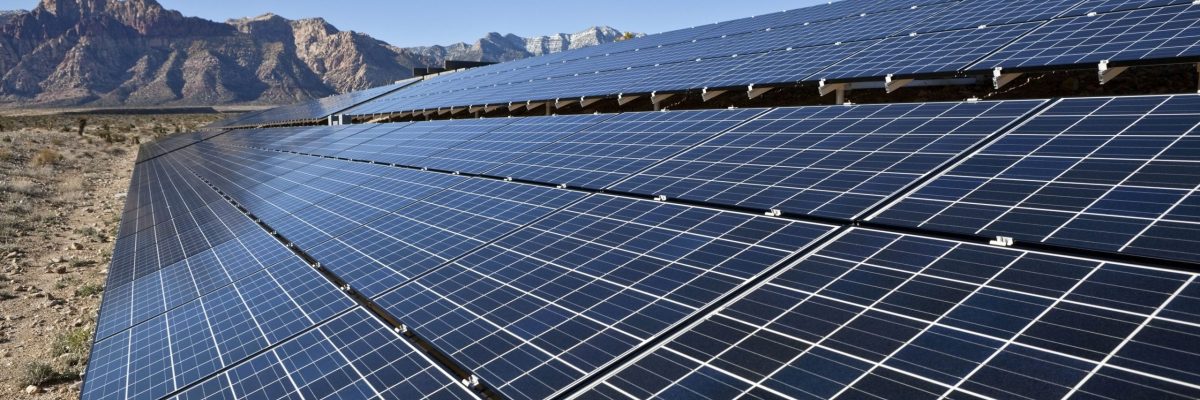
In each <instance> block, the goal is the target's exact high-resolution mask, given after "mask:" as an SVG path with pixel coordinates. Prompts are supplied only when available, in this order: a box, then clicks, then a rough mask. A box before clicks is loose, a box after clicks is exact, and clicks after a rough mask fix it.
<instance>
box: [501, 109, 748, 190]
mask: <svg viewBox="0 0 1200 400" xmlns="http://www.w3.org/2000/svg"><path fill="white" fill-rule="evenodd" d="M762 111H763V110H755V109H746V110H705V111H679V112H669V113H663V112H657V113H655V112H650V113H629V114H620V115H616V116H614V117H612V118H610V119H608V120H606V121H604V122H602V123H599V124H597V125H594V126H592V127H590V128H588V129H585V130H583V131H582V132H580V133H578V134H576V135H573V136H571V137H569V138H566V139H563V140H559V141H557V142H555V143H553V144H550V145H548V146H545V147H542V148H540V149H539V150H538V151H536V152H533V153H529V154H526V155H523V156H521V157H517V158H515V159H513V160H512V161H511V162H508V163H506V164H504V165H501V166H499V167H497V168H496V169H493V170H491V171H490V172H488V174H489V175H495V176H504V177H513V178H520V179H525V180H530V181H537V182H545V183H550V184H565V185H568V186H572V187H583V188H593V189H600V188H604V187H607V186H608V185H611V184H613V183H616V182H617V181H619V180H621V179H622V178H625V177H627V176H629V175H632V174H634V173H637V172H638V171H641V170H642V169H644V168H646V167H649V166H650V165H651V164H653V163H655V162H657V161H660V160H662V159H665V158H667V157H670V156H671V155H674V154H675V153H677V152H680V151H682V150H685V149H687V148H688V147H691V146H694V145H696V144H698V143H700V142H702V141H704V140H706V139H708V138H711V137H713V136H715V135H716V134H718V133H721V132H723V131H725V130H728V129H730V128H733V127H734V126H736V125H738V124H740V123H742V122H743V121H745V120H747V119H749V118H750V117H753V116H754V115H757V114H759V113H761V112H762Z"/></svg>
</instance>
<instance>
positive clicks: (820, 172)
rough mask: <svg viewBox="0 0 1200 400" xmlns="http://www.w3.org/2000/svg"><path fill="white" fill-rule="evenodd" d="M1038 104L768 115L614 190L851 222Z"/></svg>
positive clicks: (784, 110) (944, 105)
mask: <svg viewBox="0 0 1200 400" xmlns="http://www.w3.org/2000/svg"><path fill="white" fill-rule="evenodd" d="M1043 103H1044V102H1042V101H1014V102H976V103H922V104H911V105H905V104H892V105H863V106H832V107H800V108H780V109H775V110H772V111H770V112H768V113H766V114H764V115H762V116H760V117H758V118H756V119H754V120H753V121H751V122H749V123H747V124H745V125H742V126H740V127H738V128H735V129H733V130H732V131H730V132H727V133H724V134H722V135H720V136H718V137H717V138H715V139H714V140H712V141H709V142H706V143H704V144H702V145H700V146H697V147H693V148H691V149H689V150H688V151H687V152H685V153H683V154H680V155H678V156H676V157H673V158H671V159H669V160H667V161H666V162H664V163H661V164H659V165H656V166H654V167H653V168H651V169H650V170H648V171H645V172H642V173H640V174H638V175H636V176H634V177H632V178H630V179H627V180H625V181H623V182H621V183H620V184H618V185H616V186H614V187H613V190H617V191H623V192H630V193H641V194H649V195H665V196H667V197H669V198H682V199H686V200H695V201H701V202H706V203H717V204H726V205H734V206H742V207H748V208H753V209H758V210H776V209H777V210H781V211H783V212H787V213H796V214H808V215H816V216H822V217H831V218H843V219H853V218H855V217H856V216H858V215H860V214H861V213H863V212H865V211H866V210H867V209H869V208H870V207H871V206H873V205H874V204H877V203H879V202H881V201H882V200H884V199H886V198H887V197H889V196H891V195H893V194H894V193H897V192H899V191H900V190H902V189H903V188H904V187H906V186H908V185H909V184H911V183H913V182H915V181H917V180H918V179H920V178H921V177H922V176H924V175H925V174H927V173H929V171H933V170H935V169H936V168H937V166H938V165H940V164H943V163H946V162H948V161H950V160H951V159H952V158H953V157H955V156H956V155H958V154H959V153H961V152H963V151H965V150H967V149H968V148H970V147H971V146H973V145H975V144H977V143H980V142H982V141H983V140H984V139H986V138H988V137H990V136H991V135H993V134H995V133H996V132H999V131H1000V130H1001V129H1003V128H1005V127H1007V126H1009V125H1010V124H1013V123H1014V122H1016V121H1018V120H1019V119H1020V118H1021V117H1023V116H1024V115H1026V114H1028V113H1030V112H1032V111H1033V110H1034V109H1035V108H1036V107H1038V106H1039V105H1041V104H1043Z"/></svg>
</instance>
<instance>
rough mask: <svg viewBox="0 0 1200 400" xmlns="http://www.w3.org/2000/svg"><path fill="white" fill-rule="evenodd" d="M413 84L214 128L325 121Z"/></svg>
mask: <svg viewBox="0 0 1200 400" xmlns="http://www.w3.org/2000/svg"><path fill="white" fill-rule="evenodd" d="M413 83H415V81H413V80H407V81H401V82H397V83H394V84H391V85H384V86H379V87H374V88H369V89H364V90H358V91H353V92H350V93H345V94H340V95H334V96H329V97H324V98H320V99H315V100H310V101H306V102H302V103H298V104H293V105H287V106H282V107H277V108H273V109H269V110H264V111H261V112H254V113H249V114H247V115H243V116H242V117H240V118H234V119H231V120H228V121H222V122H218V123H217V124H214V125H211V126H210V127H214V128H226V127H235V126H255V125H264V124H277V123H283V122H290V121H302V120H313V119H322V118H325V117H328V116H330V115H332V114H334V113H337V112H339V111H343V110H346V109H348V108H351V107H354V106H356V105H358V104H360V103H363V102H366V101H368V100H371V99H374V98H376V97H379V96H382V95H385V94H387V93H389V92H393V91H396V90H398V89H400V88H403V87H405V86H408V85H410V84H413Z"/></svg>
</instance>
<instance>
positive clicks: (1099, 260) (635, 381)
mask: <svg viewBox="0 0 1200 400" xmlns="http://www.w3.org/2000/svg"><path fill="white" fill-rule="evenodd" d="M1198 110H1200V96H1196V95H1186V96H1182V95H1181V96H1144V97H1117V98H1081V99H1065V100H1053V101H1043V100H1017V101H995V102H988V101H971V102H953V103H920V104H891V105H854V106H827V107H793V108H777V109H744V110H743V109H731V110H700V111H671V112H652V113H626V114H615V115H577V116H556V117H534V118H505V119H468V120H448V121H432V122H417V123H401V124H363V125H349V126H321V127H296V128H274V129H248V130H234V131H229V132H226V133H224V134H221V135H218V136H212V137H209V138H206V139H204V140H201V141H198V142H196V143H194V144H191V145H189V146H186V147H182V148H178V149H175V150H174V151H170V152H166V153H163V154H161V155H158V156H157V157H153V158H148V159H147V160H146V161H143V162H140V163H138V164H137V167H136V168H135V170H134V176H133V181H132V183H131V188H130V192H129V193H130V194H129V199H128V202H127V206H126V211H125V212H124V215H123V218H122V226H121V230H120V233H119V234H118V236H119V239H118V241H117V245H116V249H115V250H114V256H113V264H112V266H111V267H110V274H109V278H108V279H109V282H108V288H109V289H108V290H107V291H106V294H105V297H104V300H103V304H102V309H101V317H100V322H99V326H98V329H97V334H96V338H95V344H94V347H93V354H92V358H91V361H90V363H89V366H88V372H87V375H86V380H85V387H84V390H83V398H85V399H97V398H114V397H125V398H168V397H169V398H205V399H207V398H326V397H340V398H424V397H436V398H473V397H503V398H514V399H526V398H528V399H533V398H548V397H560V396H565V397H578V398H737V397H754V398H857V397H886V398H939V397H946V398H955V399H958V398H1015V397H1028V398H1067V397H1070V398H1196V397H1197V396H1200V359H1197V357H1198V356H1197V354H1200V348H1197V345H1198V344H1200V283H1198V282H1196V273H1195V271H1196V269H1194V268H1193V267H1194V266H1195V265H1196V263H1197V262H1198V261H1200V260H1196V259H1195V258H1194V252H1189V251H1188V249H1189V248H1192V247H1194V245H1195V243H1194V242H1195V240H1194V239H1193V238H1197V237H1200V224H1197V223H1195V222H1196V218H1192V214H1195V213H1194V211H1195V210H1192V208H1195V207H1193V206H1194V205H1195V204H1194V203H1195V201H1194V200H1195V199H1197V198H1200V197H1197V196H1196V193H1197V191H1198V190H1200V181H1196V179H1197V178H1195V177H1196V176H1200V173H1189V171H1191V169H1192V168H1193V167H1194V166H1195V165H1196V161H1197V160H1195V157H1196V154H1197V148H1196V146H1195V145H1196V144H1197V143H1200V142H1197V141H1196V140H1195V137H1194V136H1195V135H1196V134H1197V129H1200V128H1198V125H1200V111H1198ZM1196 172H1200V171H1196ZM764 213H765V215H764ZM922 221H924V222H922ZM995 236H1009V237H1012V238H1013V239H1014V244H1013V245H1011V246H1010V245H1008V244H1006V243H1005V242H1003V241H1001V242H1000V245H986V244H985V243H987V242H988V240H990V239H992V238H994V237H995ZM1043 242H1044V243H1043ZM1026 243H1030V244H1036V245H1037V246H1036V248H1029V247H1028V246H1026ZM1039 243H1040V244H1039ZM1181 266H1184V267H1186V268H1181ZM472 379H474V380H472ZM474 382H478V383H479V384H480V385H482V387H484V388H487V391H483V392H481V391H478V390H475V389H476V386H475V385H474Z"/></svg>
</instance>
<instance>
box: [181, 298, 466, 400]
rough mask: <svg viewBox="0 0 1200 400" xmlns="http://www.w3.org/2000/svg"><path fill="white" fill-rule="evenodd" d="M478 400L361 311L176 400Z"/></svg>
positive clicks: (243, 365)
mask: <svg viewBox="0 0 1200 400" xmlns="http://www.w3.org/2000/svg"><path fill="white" fill-rule="evenodd" d="M325 397H337V398H359V399H365V398H388V399H416V398H428V399H474V398H477V397H476V396H475V395H474V394H472V393H471V392H469V391H467V390H466V389H464V388H463V387H462V386H460V385H459V384H458V383H456V380H455V379H454V378H453V377H452V376H450V375H449V374H447V373H445V372H443V371H441V370H439V369H438V368H437V367H436V366H435V364H434V363H433V361H431V360H430V359H429V358H428V356H425V355H424V354H423V353H422V352H421V351H420V350H419V349H416V348H413V347H412V345H410V344H408V343H407V342H405V341H404V340H403V339H401V338H400V337H399V336H397V335H396V334H395V333H393V332H391V331H390V330H388V329H386V328H385V327H384V326H382V325H381V324H379V323H378V322H376V321H373V320H372V317H371V316H370V315H369V314H367V313H366V312H365V311H362V310H354V311H350V312H348V313H345V314H342V315H341V316H338V317H337V318H334V319H332V320H330V321H329V322H326V323H324V324H322V325H320V326H319V327H316V328H314V329H312V330H309V331H307V332H305V333H303V334H301V335H299V336H297V337H295V338H293V339H291V340H288V341H287V342H284V343H282V344H280V345H278V346H277V347H275V348H273V349H271V350H270V351H266V352H263V353H262V354H259V355H257V356H255V357H254V358H252V359H250V360H248V361H246V362H245V363H243V364H240V365H237V366H235V367H233V368H230V369H228V370H226V371H223V372H222V373H221V374H220V375H216V376H215V377H212V378H210V379H208V380H206V381H204V382H201V383H199V384H197V385H196V386H192V387H190V388H188V389H187V390H185V391H183V392H181V393H179V394H178V395H177V396H174V397H172V398H173V399H179V400H185V399H188V400H190V399H206V400H208V399H238V398H273V399H293V398H294V399H301V398H325Z"/></svg>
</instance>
